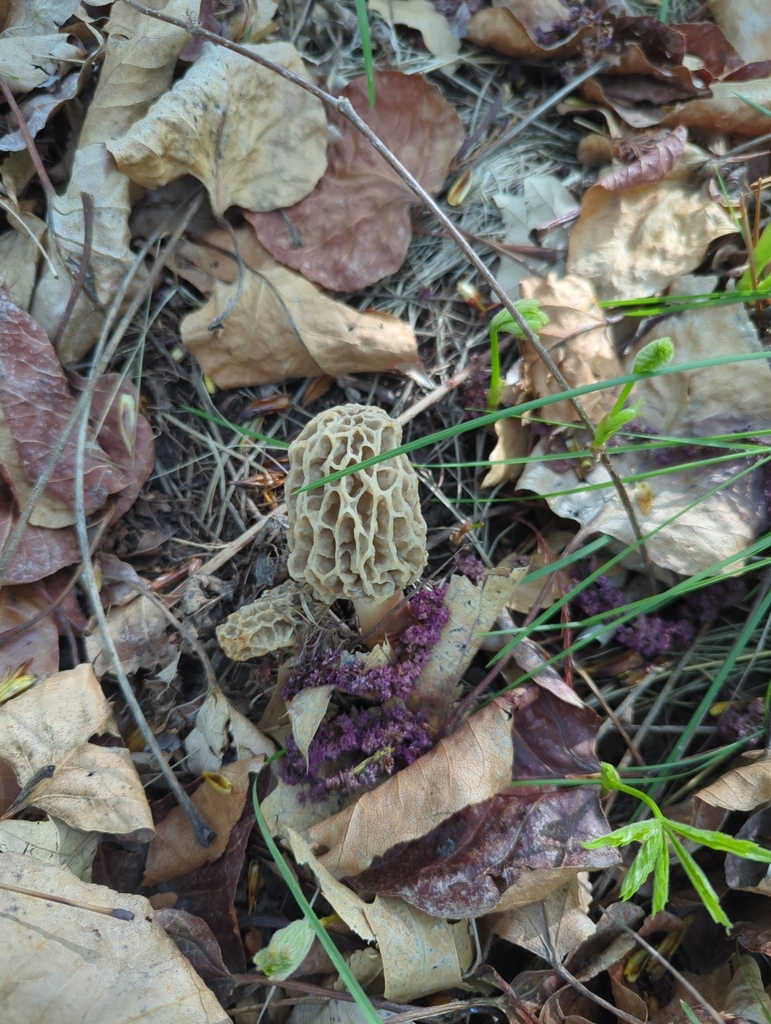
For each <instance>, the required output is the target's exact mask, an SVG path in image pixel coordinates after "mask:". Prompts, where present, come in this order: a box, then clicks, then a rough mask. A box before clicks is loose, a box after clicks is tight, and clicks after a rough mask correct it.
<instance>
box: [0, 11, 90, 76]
mask: <svg viewBox="0 0 771 1024" xmlns="http://www.w3.org/2000/svg"><path fill="white" fill-rule="evenodd" d="M77 6H78V5H77V0H73V2H69V3H66V4H59V5H58V7H55V6H52V5H50V4H45V3H32V4H31V3H28V2H27V0H10V2H7V3H4V4H3V10H2V26H3V28H2V32H0V74H2V75H3V77H4V78H5V80H6V82H7V83H8V87H9V88H10V90H11V92H13V93H25V92H29V91H30V90H31V89H38V88H40V87H41V86H47V85H49V83H50V82H51V81H55V80H56V79H58V78H59V77H60V75H61V74H62V71H63V68H64V66H65V65H66V64H67V63H68V62H79V61H81V60H82V59H83V57H84V55H85V54H84V50H83V47H82V45H81V44H80V42H79V41H78V40H77V39H75V37H74V36H68V35H67V34H66V33H60V32H59V25H61V24H63V23H64V22H65V21H67V19H68V18H69V17H70V15H71V14H72V12H73V11H74V10H75V8H76V7H77Z"/></svg>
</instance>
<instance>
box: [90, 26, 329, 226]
mask: <svg viewBox="0 0 771 1024" xmlns="http://www.w3.org/2000/svg"><path fill="white" fill-rule="evenodd" d="M251 49H252V50H253V52H254V53H255V54H258V55H259V56H262V57H265V58H267V59H269V60H272V61H275V62H276V63H277V64H281V65H282V66H283V67H286V68H288V69H289V70H290V71H292V72H294V74H296V75H299V76H301V77H305V73H304V70H303V65H302V61H301V60H300V56H299V54H298V53H297V50H296V49H295V48H294V46H292V45H291V44H290V43H264V44H262V45H259V46H254V47H251ZM289 110H291V112H292V116H291V117H287V116H286V113H287V111H289ZM326 139H327V125H326V119H325V117H324V108H323V107H322V105H321V101H320V100H319V99H317V98H316V97H315V96H312V95H311V94H310V93H308V92H306V91H305V90H304V89H301V88H300V87H299V86H297V85H295V84H293V83H292V82H287V81H286V79H284V78H281V77H280V76H279V75H276V74H274V73H273V72H272V71H269V70H268V69H267V68H264V67H262V66H261V65H260V64H256V63H255V62H254V61H251V60H249V58H248V57H244V56H242V55H241V54H238V53H233V52H231V51H230V50H226V49H223V48H222V47H220V46H214V45H213V44H212V43H209V42H205V43H204V44H203V46H202V48H201V55H200V57H199V58H198V60H196V62H195V63H194V64H192V65H191V66H190V67H189V68H188V70H187V73H186V74H185V76H184V77H183V78H181V79H179V80H178V81H177V82H176V84H175V85H174V87H173V89H171V91H170V92H167V93H166V94H165V95H164V96H162V97H161V98H160V99H159V100H158V102H157V103H155V105H154V106H153V107H152V109H151V110H150V111H149V112H148V113H147V115H146V116H145V117H144V118H142V119H141V120H138V121H136V122H135V123H134V124H133V125H132V127H131V129H130V130H129V131H128V133H127V134H125V135H123V136H122V137H120V138H117V139H115V140H114V141H111V142H108V143H107V149H108V150H109V151H110V153H112V155H113V156H114V157H115V160H116V162H117V164H118V167H119V168H120V170H121V171H123V172H124V174H127V175H128V176H129V177H130V178H131V180H132V181H135V182H137V183H138V184H140V185H144V186H145V188H158V187H159V186H161V185H165V184H166V183H167V182H169V181H174V180H175V179H176V178H179V177H181V176H182V175H183V174H193V175H195V177H196V178H198V179H199V180H200V181H202V182H203V183H204V185H205V186H206V188H207V190H208V192H209V196H210V198H211V203H212V208H213V209H214V211H215V212H216V213H219V214H222V213H224V212H225V210H227V209H228V208H229V207H230V206H233V205H234V204H238V205H239V206H243V207H245V208H246V209H247V210H274V209H276V208H277V207H279V206H291V205H292V204H293V203H296V202H298V201H299V200H300V199H302V198H303V197H304V196H306V195H307V194H308V193H309V192H310V191H311V189H312V188H313V186H314V185H315V184H316V182H317V181H318V180H319V178H320V177H321V175H322V174H323V173H324V169H325V167H326V156H325V153H326Z"/></svg>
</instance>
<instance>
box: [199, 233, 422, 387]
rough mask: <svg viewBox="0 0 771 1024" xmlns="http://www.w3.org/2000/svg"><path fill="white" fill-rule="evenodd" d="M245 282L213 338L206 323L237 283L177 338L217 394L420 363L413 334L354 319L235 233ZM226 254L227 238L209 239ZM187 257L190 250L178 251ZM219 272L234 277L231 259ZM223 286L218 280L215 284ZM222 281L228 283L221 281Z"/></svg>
mask: <svg viewBox="0 0 771 1024" xmlns="http://www.w3.org/2000/svg"><path fill="white" fill-rule="evenodd" d="M236 235H237V238H238V246H239V252H240V254H241V258H242V260H243V262H244V283H243V289H242V293H241V298H240V300H239V303H238V305H237V307H236V309H235V310H234V311H233V312H232V313H231V314H230V315H229V316H228V317H227V318H226V320H225V322H224V325H223V328H222V330H221V331H218V332H217V333H216V334H212V333H211V332H210V331H209V324H210V323H211V322H212V320H213V319H214V318H215V317H216V316H218V315H220V314H221V313H222V312H223V311H224V310H225V309H226V308H227V307H228V305H229V303H230V302H231V300H232V298H233V297H234V296H235V293H236V288H237V285H235V284H223V283H220V281H216V282H215V283H214V285H213V290H212V297H211V299H210V300H209V302H208V303H207V304H206V305H205V306H204V307H203V308H202V309H199V310H197V311H196V312H195V313H191V314H190V315H189V316H187V317H186V318H185V319H184V320H183V321H182V326H181V332H180V333H181V337H182V341H183V343H184V345H185V347H186V348H187V349H188V350H189V351H191V352H192V353H193V355H194V356H195V357H196V359H197V360H198V362H199V363H200V366H201V369H202V370H203V371H204V373H207V374H208V375H209V376H210V377H211V378H212V379H213V380H214V381H215V383H216V384H217V385H218V386H219V387H222V388H234V387H244V386H246V385H249V384H266V383H276V382H278V381H282V380H286V379H287V378H290V377H318V376H320V375H321V374H323V373H329V374H330V375H331V376H334V377H337V376H340V374H344V373H364V372H376V371H378V370H389V369H393V368H394V367H395V366H399V365H401V364H402V363H415V362H416V361H417V343H416V340H415V335H414V333H413V331H412V329H411V328H410V327H408V326H407V324H405V323H402V321H401V320H398V319H397V318H396V317H392V316H389V315H388V314H387V313H375V312H372V313H359V312H358V311H357V310H355V309H353V308H352V307H350V306H346V305H345V304H344V303H342V302H335V301H334V300H333V299H330V298H328V297H327V296H325V295H323V294H322V293H321V292H319V290H318V289H317V288H315V287H314V286H313V285H312V284H310V283H309V282H308V281H306V280H305V279H304V278H303V277H301V276H300V275H299V274H295V273H293V272H292V271H291V270H287V269H286V268H285V267H282V266H281V265H280V264H278V263H276V262H275V261H274V260H273V259H272V258H271V257H270V256H269V255H268V253H267V252H266V250H264V249H263V248H262V246H261V245H260V244H259V242H258V241H257V239H256V238H255V237H254V232H253V231H251V229H248V228H245V229H239V230H238V231H237V232H236ZM207 241H209V242H210V243H211V244H212V245H220V246H221V247H224V248H225V249H226V250H228V249H231V243H230V240H229V239H228V237H227V235H226V233H225V232H224V231H223V232H213V233H212V234H211V235H210V236H208V237H207ZM183 251H184V252H186V253H189V254H191V255H196V256H197V254H196V253H191V250H190V249H189V247H188V248H185V249H184V250H183ZM223 262H224V263H228V262H229V264H230V265H229V267H228V268H227V271H226V270H225V267H224V265H223V266H222V268H221V269H218V274H224V273H226V272H229V273H230V275H232V276H231V278H230V279H231V280H235V279H236V277H237V271H236V265H235V263H234V262H233V261H232V260H230V261H227V260H226V261H223ZM220 280H222V279H220ZM225 280H227V279H226V278H225Z"/></svg>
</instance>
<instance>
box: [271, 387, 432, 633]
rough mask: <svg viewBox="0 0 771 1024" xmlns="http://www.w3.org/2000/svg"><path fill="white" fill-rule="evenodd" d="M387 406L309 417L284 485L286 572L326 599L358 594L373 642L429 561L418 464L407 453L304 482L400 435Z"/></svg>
mask: <svg viewBox="0 0 771 1024" xmlns="http://www.w3.org/2000/svg"><path fill="white" fill-rule="evenodd" d="M401 439H402V428H401V426H400V425H399V424H398V423H397V422H396V421H395V420H392V419H391V417H390V416H388V415H387V414H386V413H385V412H383V410H382V409H378V408H375V407H372V406H366V405H341V406H338V407H336V408H334V409H328V410H327V411H326V412H323V413H320V414H319V415H318V416H316V417H315V419H312V420H311V421H310V423H308V424H306V426H305V427H304V428H303V430H302V431H301V432H300V434H299V436H298V437H297V438H296V439H295V441H294V442H293V443H292V445H291V446H290V448H289V465H290V468H289V473H288V474H287V478H286V485H285V494H286V506H287V513H288V518H289V536H288V541H289V563H288V569H289V574H290V576H292V577H293V578H294V579H296V580H304V581H305V582H306V583H309V584H310V586H311V587H312V588H313V590H314V592H315V594H316V596H317V597H319V598H320V599H323V598H326V599H327V600H330V599H331V600H334V599H335V598H345V599H346V600H349V601H352V602H353V606H354V608H355V610H356V614H357V615H358V618H359V627H360V629H361V632H362V633H364V634H370V636H369V639H370V641H371V642H376V641H377V640H379V639H381V638H382V634H383V632H384V631H383V630H380V631H378V633H377V634H375V635H373V631H374V630H375V627H376V626H378V624H379V623H380V622H381V621H382V620H383V618H384V617H385V616H386V615H388V613H389V612H390V611H392V609H393V608H395V607H396V605H397V604H399V602H400V601H401V600H402V599H403V598H404V588H405V587H407V586H409V585H410V584H411V583H414V582H415V581H416V580H417V579H419V578H420V574H421V572H422V571H423V567H424V565H425V564H426V561H427V558H428V555H427V554H426V523H425V520H424V519H423V514H422V513H421V511H420V501H419V499H418V481H417V477H416V475H415V470H414V469H413V468H412V465H411V464H410V462H409V460H408V459H407V457H406V456H404V455H399V456H398V457H397V458H393V459H388V460H386V461H385V462H380V463H378V464H377V465H375V466H370V467H369V469H363V470H360V471H359V472H357V473H351V474H350V475H349V476H345V477H342V479H340V480H337V481H335V482H334V483H329V484H325V485H324V486H323V487H316V488H314V489H313V490H310V491H304V492H303V493H298V491H299V489H300V488H302V487H305V486H306V485H307V484H311V483H314V482H315V481H317V480H321V479H322V478H323V477H325V476H329V474H331V473H335V472H337V471H338V470H340V469H347V468H348V467H349V466H352V465H355V464H357V463H359V462H363V461H364V460H365V459H370V458H372V457H373V456H374V455H379V454H381V452H385V451H390V450H391V449H392V448H396V447H398V445H399V444H401Z"/></svg>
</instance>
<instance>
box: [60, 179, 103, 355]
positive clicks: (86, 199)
mask: <svg viewBox="0 0 771 1024" xmlns="http://www.w3.org/2000/svg"><path fill="white" fill-rule="evenodd" d="M80 201H81V203H82V204H83V252H82V253H81V254H80V263H79V264H78V272H77V274H76V275H75V278H74V280H73V282H72V288H71V289H70V297H69V299H67V305H66V306H65V307H64V312H63V313H62V315H61V317H60V319H59V323H58V324H57V325H56V330H55V331H54V333H53V334H52V335H51V344H52V345H53V347H54V348H55V349H58V347H59V342H60V341H61V339H62V336H63V334H64V331H65V328H66V327H67V324H68V323H69V322H70V317H71V316H72V314H73V312H74V310H75V303H76V302H77V301H78V298H79V297H80V293H81V292H82V291H83V286H84V285H85V283H86V277H87V276H88V268H89V266H90V264H91V249H92V245H93V239H94V199H93V196H90V195H89V194H88V192H81V193H80Z"/></svg>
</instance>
